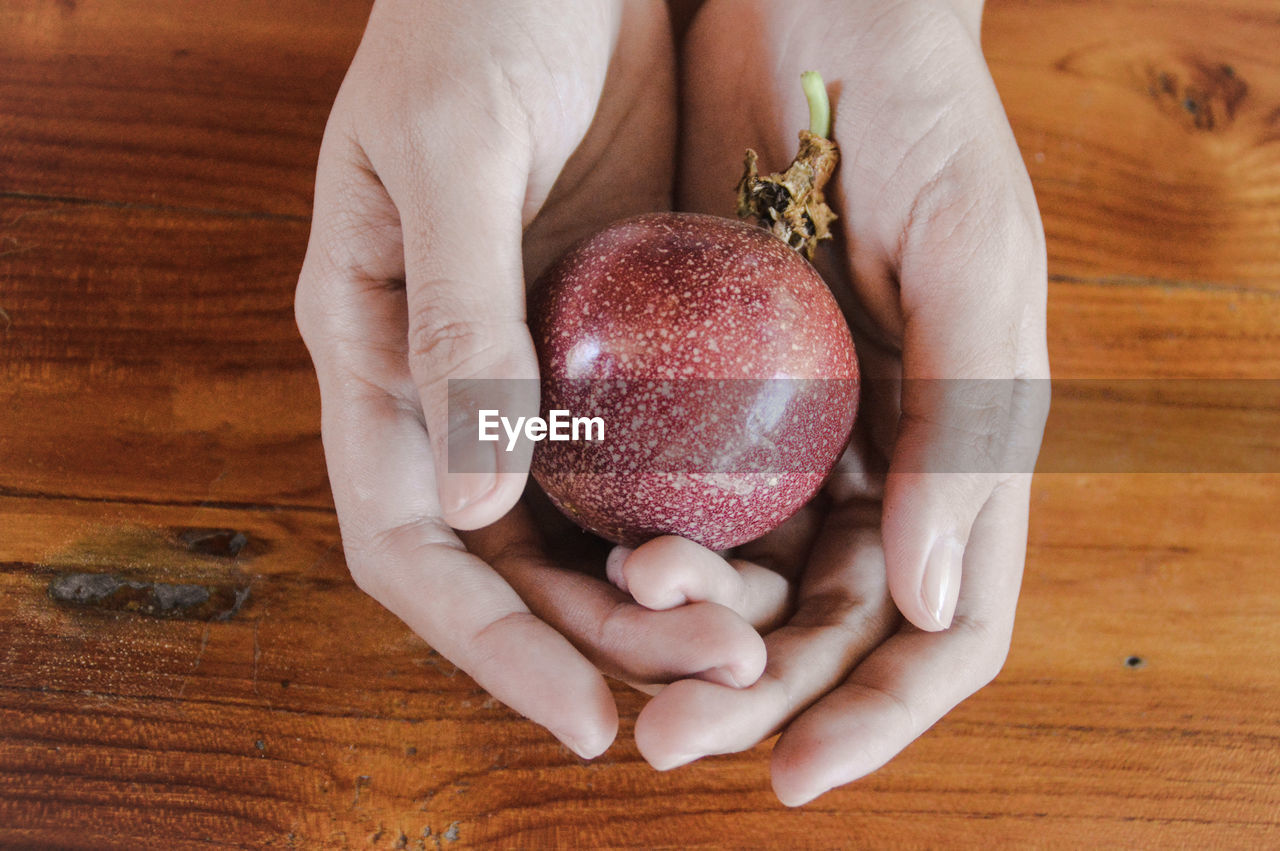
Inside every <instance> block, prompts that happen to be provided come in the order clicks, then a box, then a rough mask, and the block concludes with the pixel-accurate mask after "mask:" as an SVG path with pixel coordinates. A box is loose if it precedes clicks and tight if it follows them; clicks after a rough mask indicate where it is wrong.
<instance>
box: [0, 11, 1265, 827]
mask: <svg viewBox="0 0 1280 851" xmlns="http://www.w3.org/2000/svg"><path fill="white" fill-rule="evenodd" d="M367 9H368V3H367V0H366V1H365V2H354V0H341V2H336V3H327V4H313V3H304V2H301V0H286V2H282V3H273V4H261V3H256V2H249V0H216V2H213V0H211V2H207V3H200V4H190V5H181V6H175V5H174V4H170V3H164V2H161V0H110V2H102V3H89V2H73V0H65V1H64V2H60V3H54V2H38V0H15V2H8V3H5V4H4V5H3V7H0V310H3V311H4V313H3V315H0V411H3V415H0V845H5V846H23V847H25V846H36V847H67V848H85V847H117V848H137V847H149V846H156V845H159V846H161V847H166V848H170V847H171V848H197V847H200V848H208V847H210V846H215V847H218V846H228V845H230V846H242V847H243V846H249V847H259V846H269V847H276V846H282V847H300V848H322V847H323V848H344V847H371V848H448V847H469V846H472V845H495V846H503V847H507V846H512V847H538V848H541V847H597V846H645V847H649V846H655V847H689V846H708V847H725V846H730V847H773V846H781V845H785V846H787V847H798V848H809V847H812V848H831V847H842V846H848V845H850V844H855V845H858V846H882V847H975V846H988V847H991V846H992V845H995V846H997V847H1000V846H1004V845H1011V844H1012V845H1019V846H1035V847H1078V846H1079V845H1081V844H1085V843H1089V844H1102V845H1114V846H1124V847H1165V846H1177V847H1242V848H1250V847H1256V848H1264V847H1272V846H1274V845H1275V844H1276V842H1277V837H1280V723H1278V721H1277V712H1276V709H1275V707H1277V706H1280V674H1278V673H1277V672H1280V574H1277V573H1276V571H1275V569H1274V561H1275V553H1276V552H1277V551H1280V531H1278V530H1280V527H1278V526H1277V525H1276V523H1275V522H1274V518H1275V516H1276V513H1277V511H1280V473H1277V472H1276V468H1275V467H1272V468H1266V467H1265V465H1264V466H1263V468H1264V469H1271V470H1272V472H1271V473H1269V474H1266V475H1260V474H1253V475H1240V474H1236V475H1222V474H1214V473H1211V472H1204V471H1205V470H1213V469H1215V466H1214V465H1215V464H1217V465H1220V467H1221V465H1225V464H1226V463H1227V462H1228V461H1231V460H1232V459H1234V462H1233V463H1239V464H1247V463H1248V462H1247V459H1248V458H1249V457H1254V456H1248V455H1247V454H1243V455H1242V454H1241V453H1245V452H1248V451H1258V452H1270V453H1274V452H1275V451H1276V435H1275V433H1274V432H1271V433H1267V430H1268V429H1269V428H1270V427H1271V426H1270V425H1269V424H1271V423H1274V422H1275V416H1276V405H1275V404H1274V398H1273V395H1274V394H1273V395H1271V396H1269V395H1267V394H1266V393H1264V392H1259V393H1258V394H1257V396H1256V397H1250V398H1252V399H1253V401H1252V402H1250V403H1248V404H1242V405H1235V406H1234V407H1232V406H1227V405H1223V404H1221V400H1218V401H1216V402H1215V400H1214V396H1213V394H1214V393H1215V392H1216V393H1224V392H1226V391H1225V390H1223V389H1222V388H1225V387H1227V386H1228V385H1226V384H1223V385H1220V386H1219V385H1216V384H1215V380H1218V379H1233V380H1235V379H1240V380H1249V381H1256V382H1259V384H1258V385H1256V386H1258V387H1269V386H1271V385H1268V384H1266V382H1267V381H1268V380H1270V381H1272V382H1274V381H1275V380H1277V379H1280V238H1278V237H1280V124H1278V123H1277V122H1278V121H1280V54H1277V53H1276V51H1275V50H1274V45H1275V44H1277V43H1280V13H1278V12H1277V9H1276V6H1275V4H1274V3H1273V2H1266V0H1226V1H1225V2H1216V3H1211V2H1209V0H1162V2H1158V3H1146V2H1142V3H1140V2H1136V0H1116V1H1115V2H1105V3H1103V2H1096V0H1074V2H1073V1H1072V0H1052V2H1051V1H1050V0H1038V1H1037V2H1030V1H1028V2H1015V0H990V2H989V3H988V11H987V15H986V19H985V26H984V45H985V48H986V51H987V53H988V56H989V58H990V60H991V66H992V72H993V75H994V77H995V79H996V82H997V84H998V85H999V87H1000V90H1001V94H1002V97H1003V98H1004V101H1005V104H1006V107H1007V108H1008V110H1009V114H1010V117H1011V120H1012V122H1013V126H1014V130H1015V133H1016V134H1017V135H1018V138H1019V141H1020V144H1021V146H1022V151H1023V154H1024V157H1025V158H1026V161H1027V165H1028V168H1029V169H1030V171H1031V174H1032V177H1033V180H1034V182H1035V187H1036V192H1037V195H1038V197H1039V200H1040V203H1041V207H1042V212H1043V215H1044V220H1045V224H1046V229H1047V233H1048V237H1049V255H1050V272H1051V275H1052V284H1051V293H1050V305H1049V310H1050V314H1049V315H1050V349H1051V357H1052V360H1053V365H1054V370H1055V375H1057V376H1060V377H1063V378H1068V379H1078V380H1084V381H1087V382H1097V384H1092V385H1091V384H1078V385H1075V386H1076V387H1085V388H1086V389H1087V388H1088V387H1090V386H1092V387H1095V388H1096V387H1104V388H1105V387H1106V386H1107V385H1108V383H1109V384H1110V385H1112V386H1114V387H1118V388H1122V389H1123V388H1127V390H1125V391H1124V392H1128V393H1129V395H1128V396H1125V395H1124V392H1120V393H1116V392H1112V393H1110V394H1108V393H1097V392H1093V393H1090V392H1075V393H1074V394H1067V395H1062V396H1060V397H1059V399H1058V401H1057V403H1056V407H1055V411H1054V414H1053V420H1052V421H1051V426H1050V433H1049V436H1048V438H1047V440H1046V449H1045V454H1044V456H1043V457H1042V470H1058V471H1067V472H1046V473H1042V474H1041V475H1039V476H1038V477H1037V479H1036V484H1035V492H1034V497H1033V505H1032V526H1031V535H1030V542H1029V558H1028V570H1027V575H1026V578H1025V581H1024V590H1023V594H1022V598H1021V603H1020V615H1019V621H1018V626H1017V630H1016V634H1015V639H1014V645H1013V649H1012V651H1011V653H1010V657H1009V661H1008V663H1007V665H1006V666H1005V670H1004V672H1003V673H1002V674H1001V676H1000V677H999V678H998V679H997V680H996V682H995V683H993V684H992V685H991V686H989V687H988V688H987V689H984V690H983V691H982V692H980V693H979V694H978V695H976V696H975V697H973V698H972V699H970V700H969V701H967V702H966V703H965V704H963V705H962V706H961V707H959V708H958V709H957V710H955V711H954V712H952V713H951V714H950V715H948V716H947V717H946V718H945V719H943V721H941V722H940V723H939V724H938V725H937V726H936V727H935V728H934V729H933V730H932V731H931V732H930V733H928V734H927V735H926V736H924V737H923V738H922V739H921V740H920V741H918V742H917V743H915V744H914V745H913V746H911V747H910V748H909V749H908V750H907V752H906V753H904V754H903V755H902V756H901V757H899V758H898V759H896V760H894V761H893V762H891V763H890V764H889V765H888V766H886V767H885V768H884V769H882V770H881V771H879V772H877V773H876V774H874V775H872V776H871V777H869V778H867V779H865V780H863V781H860V782H859V783H857V784H854V785H852V786H849V787H846V788H843V789H840V790H837V791H835V792H833V793H830V794H829V795H827V796H824V797H823V798H821V799H819V800H818V801H817V802H815V803H814V804H812V805H810V806H807V807H805V808H803V809H800V810H787V809H785V808H783V807H781V806H780V805H779V804H777V802H776V801H775V800H774V799H773V797H772V795H771V793H770V791H769V787H768V750H769V746H768V743H766V744H765V745H762V746H760V747H758V748H756V749H754V750H752V751H750V752H748V753H745V754H740V755H736V756H731V757H720V758H714V759H709V760H704V761H700V762H698V763H695V764H694V765H691V766H687V767H685V768H681V769H677V770H675V771H673V772H669V773H666V774H656V773H654V772H653V771H652V770H650V769H649V768H648V767H647V766H646V765H645V764H644V763H643V761H642V760H641V759H640V758H639V755H638V753H637V752H636V750H635V747H634V744H633V742H632V740H631V728H632V723H633V721H634V718H635V715H636V713H637V712H638V710H639V708H640V706H641V705H642V698H641V697H639V696H638V695H636V694H634V693H632V692H630V691H629V690H627V689H625V688H623V687H621V686H619V687H617V689H616V690H615V695H616V697H617V698H618V700H619V702H620V708H621V713H622V717H623V727H622V732H621V735H620V737H619V740H618V742H617V743H616V744H615V745H614V747H613V748H612V749H611V750H610V751H609V752H608V753H607V754H606V755H605V756H604V757H603V758H601V759H599V760H597V761H595V762H593V763H591V764H586V763H583V762H581V761H580V760H578V759H577V758H576V757H574V756H573V755H572V754H570V753H569V752H568V751H567V750H565V749H564V748H562V747H560V746H559V745H558V744H556V743H555V742H554V740H553V739H551V737H550V736H549V735H548V734H545V733H543V732H542V731H541V730H539V729H538V728H536V727H534V726H533V725H532V724H530V723H528V722H525V721H523V720H522V719H520V718H518V717H516V716H515V715H514V714H513V713H511V712H510V711H509V710H507V709H505V708H504V707H502V706H501V705H499V704H497V703H495V702H494V701H493V700H491V699H490V698H488V696H487V695H485V694H484V693H483V692H482V691H481V690H479V689H478V688H477V687H476V685H475V684H474V683H473V682H472V681H471V680H470V679H469V678H468V677H466V676H465V675H464V674H461V673H459V672H457V671H456V669H454V668H453V666H452V665H450V664H449V663H448V662H447V661H445V660H444V659H442V658H441V657H439V656H438V655H437V654H434V653H433V652H432V651H431V650H430V648H428V647H427V646H426V645H425V644H424V643H423V642H422V641H421V640H420V639H418V638H417V637H415V636H414V635H413V634H412V633H411V632H409V631H408V630H407V629H406V628H405V627H404V626H403V625H402V624H400V623H399V622H398V621H397V620H396V619H395V618H394V617H393V616H391V615H390V614H388V613H387V612H385V611H384V610H382V609H381V608H380V607H379V606H378V605H377V604H375V603H374V602H373V601H372V600H371V599H369V598H368V597H366V596H365V595H363V594H362V593H360V592H359V591H358V590H357V589H356V588H355V586H354V585H353V583H352V582H351V581H350V578H349V576H348V574H347V571H346V568H345V565H344V562H343V558H342V553H341V545H340V538H339V534H338V526H337V520H336V518H335V516H334V514H333V510H332V504H331V501H330V498H329V494H328V487H327V483H326V479H325V471H324V465H323V455H322V451H321V446H320V442H319V431H318V421H319V402H318V398H317V393H316V387H315V381H314V377H313V375H312V373H311V368H310V364H309V361H308V358H307V354H306V351H305V348H304V347H303V346H302V344H301V341H300V340H299V339H298V337H297V332H296V329H295V328H294V324H293V319H292V288H293V283H294V280H295V279H296V274H297V270H298V267H299V265H300V263H301V258H302V253H303V250H304V248H305V242H306V236H307V229H308V221H307V215H308V212H309V206H310V197H311V181H312V169H313V164H314V161H315V155H316V151H317V149H318V145H319V139H320V135H321V132H322V130H323V125H324V120H325V115H326V114H327V111H328V108H329V105H330V103H331V101H332V98H333V95H334V92H335V91H336V89H337V86H338V83H339V81H340V80H341V76H342V73H343V70H344V69H345V67H346V65H347V63H348V62H349V60H350V57H351V54H352V52H353V51H354V49H355V46H356V44H357V43H358V41H359V36H360V31H361V28H362V26H363V21H364V16H365V14H366V12H367ZM1227 67H1229V68H1230V69H1231V70H1230V73H1228V72H1227V71H1226V70H1225V69H1226V68H1227ZM1150 379H1160V380H1165V379H1195V380H1196V381H1197V382H1199V383H1195V384H1190V385H1183V386H1185V387H1191V388H1193V389H1195V390H1196V392H1195V393H1189V395H1188V394H1184V396H1182V397H1179V398H1180V399H1181V400H1182V401H1181V402H1180V403H1179V404H1180V406H1181V407H1180V409H1179V417H1178V418H1170V417H1167V416H1164V415H1162V414H1161V409H1159V408H1158V407H1157V408H1152V407H1150V405H1149V404H1148V402H1149V400H1147V401H1144V399H1143V397H1142V396H1141V393H1139V392H1138V391H1139V390H1141V389H1142V388H1143V387H1149V386H1151V385H1150V384H1149V383H1147V384H1144V383H1143V382H1144V381H1145V380H1150ZM1129 382H1132V383H1129ZM1065 386H1069V385H1064V387H1065ZM1169 386H1173V385H1169ZM1232 386H1239V385H1232ZM1215 388H1218V389H1215ZM1197 393H1198V394H1199V395H1197ZM1166 410H1168V409H1166ZM1198 435H1200V436H1203V438H1204V441H1203V442H1205V443H1209V442H1212V441H1215V440H1216V444H1214V445H1213V446H1211V447H1210V449H1211V450H1212V451H1207V452H1205V453H1201V454H1198V455H1194V456H1190V455H1187V454H1185V453H1187V452H1188V449H1187V447H1188V446H1189V445H1192V444H1194V442H1195V441H1196V438H1197V436H1198ZM1109 436H1110V437H1109ZM1112 438H1115V439H1116V440H1120V439H1121V438H1123V440H1120V442H1119V443H1114V442H1108V441H1109V440H1112ZM1137 449H1140V450H1141V453H1143V454H1140V455H1137V456H1135V455H1133V454H1129V455H1126V454H1125V453H1126V452H1130V453H1132V452H1133V451H1136V450H1137ZM1180 453H1181V454H1180ZM1214 453H1217V454H1214ZM1256 457H1257V458H1259V459H1263V458H1273V457H1274V454H1271V455H1261V454H1260V455H1257V456H1256ZM1135 458H1146V459H1155V461H1158V462H1160V463H1168V464H1173V465H1175V468H1176V465H1177V464H1179V463H1184V464H1185V466H1186V468H1187V470H1188V471H1192V470H1200V471H1201V472H1183V473H1180V474H1176V475H1174V474H1164V475H1150V474H1144V475H1138V474H1126V473H1125V472H1123V471H1125V470H1130V469H1134V465H1135V464H1136V463H1137V462H1136V461H1135ZM1242 458H1243V459H1246V460H1245V461H1243V462H1242V461H1241V459H1242ZM1073 463H1074V464H1075V465H1076V466H1072V464H1073ZM1258 463H1259V464H1262V461H1259V462H1258ZM1266 463H1272V462H1266ZM1126 465H1127V466H1126ZM1233 469H1234V468H1233ZM77 599H79V600H80V602H77V601H76V600H77Z"/></svg>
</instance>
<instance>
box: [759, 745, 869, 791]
mask: <svg viewBox="0 0 1280 851" xmlns="http://www.w3.org/2000/svg"><path fill="white" fill-rule="evenodd" d="M796 732H798V731H790V730H789V731H787V732H786V733H784V734H783V735H782V737H781V738H779V739H778V742H777V744H775V745H774V748H773V756H772V758H771V760H770V763H771V764H770V768H769V782H770V785H771V786H772V787H773V794H774V795H776V796H777V798H778V800H779V801H780V802H781V803H782V804H783V805H784V806H787V807H802V806H804V805H805V804H808V803H810V802H811V801H814V800H815V799H817V798H819V797H821V796H822V795H824V794H826V793H827V792H829V791H831V790H832V789H834V788H835V787H836V786H839V785H842V784H843V783H848V782H852V781H853V780H854V779H856V778H854V777H850V778H849V779H848V780H840V779H839V778H836V777H833V776H831V770H832V768H833V766H832V765H830V759H829V754H830V752H831V748H830V746H829V745H828V744H826V743H823V742H822V741H813V740H810V739H807V738H801V737H800V736H798V735H796V734H795V733H796ZM834 768H838V766H834Z"/></svg>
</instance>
